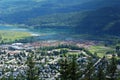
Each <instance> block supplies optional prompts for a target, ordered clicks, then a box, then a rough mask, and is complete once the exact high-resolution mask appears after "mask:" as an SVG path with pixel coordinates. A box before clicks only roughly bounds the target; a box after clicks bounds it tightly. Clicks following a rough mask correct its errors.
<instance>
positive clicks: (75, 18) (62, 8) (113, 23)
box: [0, 0, 120, 35]
mask: <svg viewBox="0 0 120 80" xmlns="http://www.w3.org/2000/svg"><path fill="white" fill-rule="evenodd" d="M119 14H120V0H71V1H70V0H23V1H21V0H12V1H11V0H1V1H0V23H1V24H2V23H4V24H5V23H7V24H25V25H28V26H34V27H33V28H34V29H39V27H45V28H46V27H50V28H54V27H55V28H58V27H62V28H63V27H67V28H72V30H74V32H75V33H79V34H81V33H84V34H94V35H103V34H110V35H111V34H112V35H119V34H120V33H119V29H120V28H119V24H120V23H119V22H120V15H119ZM28 28H29V27H28Z"/></svg>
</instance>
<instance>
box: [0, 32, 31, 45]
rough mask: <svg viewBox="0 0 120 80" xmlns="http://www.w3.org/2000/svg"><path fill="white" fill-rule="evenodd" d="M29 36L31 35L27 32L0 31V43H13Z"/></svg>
mask: <svg viewBox="0 0 120 80" xmlns="http://www.w3.org/2000/svg"><path fill="white" fill-rule="evenodd" d="M30 36H31V34H30V33H27V32H19V31H18V32H17V31H0V43H9V42H14V41H15V40H20V39H23V38H27V37H30Z"/></svg>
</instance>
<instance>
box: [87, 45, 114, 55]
mask: <svg viewBox="0 0 120 80" xmlns="http://www.w3.org/2000/svg"><path fill="white" fill-rule="evenodd" d="M89 50H90V52H92V53H97V55H98V56H99V57H103V56H104V55H105V53H106V52H108V51H109V52H110V51H114V49H113V48H111V47H105V46H102V45H97V46H91V47H90V48H89Z"/></svg>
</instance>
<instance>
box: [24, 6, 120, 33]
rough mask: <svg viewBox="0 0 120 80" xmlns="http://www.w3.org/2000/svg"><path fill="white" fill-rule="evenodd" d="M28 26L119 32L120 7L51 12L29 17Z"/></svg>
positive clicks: (84, 31)
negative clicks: (59, 12)
mask: <svg viewBox="0 0 120 80" xmlns="http://www.w3.org/2000/svg"><path fill="white" fill-rule="evenodd" d="M25 24H29V25H30V26H33V25H34V26H36V27H40V26H50V27H51V26H55V27H60V26H68V27H74V28H75V29H74V30H75V32H77V33H87V34H88V33H89V34H98V35H101V34H113V35H119V34H120V31H119V30H120V27H119V25H120V7H115V6H114V7H105V8H100V9H97V10H93V11H85V12H72V13H63V14H53V15H47V16H41V17H37V18H33V19H30V20H29V21H27V22H26V23H25ZM36 27H35V28H36Z"/></svg>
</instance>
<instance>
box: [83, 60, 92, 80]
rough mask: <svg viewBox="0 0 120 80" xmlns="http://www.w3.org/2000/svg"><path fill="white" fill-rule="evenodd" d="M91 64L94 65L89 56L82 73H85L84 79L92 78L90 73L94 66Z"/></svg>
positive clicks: (89, 79) (90, 79)
mask: <svg viewBox="0 0 120 80" xmlns="http://www.w3.org/2000/svg"><path fill="white" fill-rule="evenodd" d="M93 65H94V64H93V62H92V60H91V58H90V59H89V62H88V64H87V66H86V69H85V72H84V74H85V77H84V79H85V80H92V74H93V72H94V67H93Z"/></svg>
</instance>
